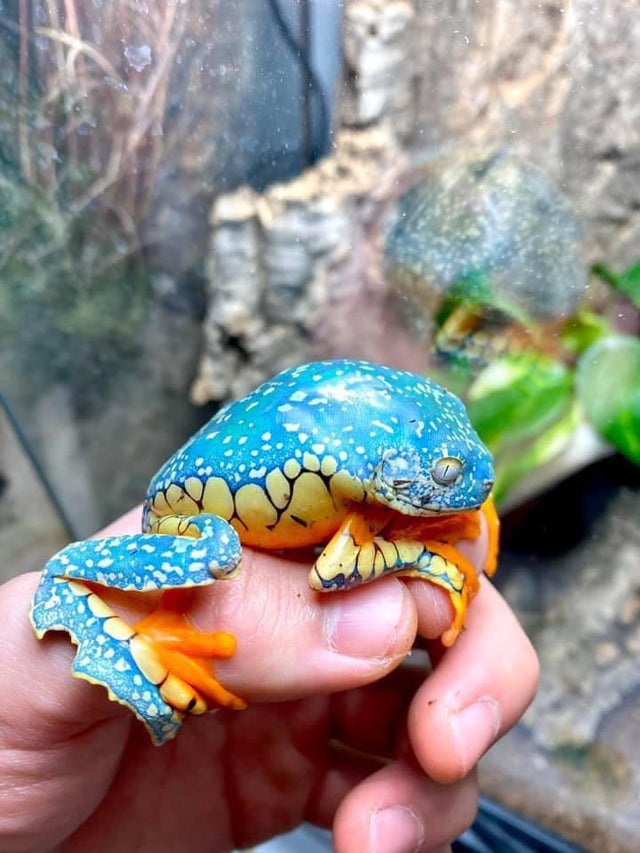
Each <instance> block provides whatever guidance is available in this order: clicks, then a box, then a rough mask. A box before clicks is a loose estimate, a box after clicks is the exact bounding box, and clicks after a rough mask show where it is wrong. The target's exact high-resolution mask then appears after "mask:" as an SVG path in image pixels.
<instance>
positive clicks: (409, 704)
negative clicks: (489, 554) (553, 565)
mask: <svg viewBox="0 0 640 853" xmlns="http://www.w3.org/2000/svg"><path fill="white" fill-rule="evenodd" d="M137 530H139V510H136V511H132V512H131V513H129V514H128V515H126V516H124V517H123V518H122V519H120V520H119V521H118V522H116V523H115V524H113V525H111V526H110V527H109V528H108V529H107V530H106V531H103V534H101V535H105V534H113V533H129V532H131V533H133V532H136V531H137ZM484 542H485V537H484V536H483V537H481V538H480V540H478V542H476V543H465V544H466V545H468V547H467V548H466V552H467V554H468V555H469V556H470V557H471V558H472V559H473V560H474V561H475V562H476V564H477V565H482V560H483V554H484V547H485V545H484ZM308 569H309V560H308V559H307V560H305V559H302V558H300V559H298V558H297V557H296V558H287V559H284V558H283V557H281V556H273V555H268V554H262V553H258V552H253V551H250V550H249V549H245V551H244V556H243V564H242V570H241V572H240V573H239V575H238V576H237V578H235V579H233V580H230V581H220V582H218V583H215V584H214V585H213V586H212V587H208V588H206V589H202V590H199V591H198V592H197V593H196V594H194V596H193V600H192V607H191V611H190V615H191V618H192V620H193V621H194V623H195V624H196V625H197V626H198V627H199V628H201V629H203V630H216V629H224V630H227V631H231V632H232V633H233V634H235V635H236V637H237V639H238V650H237V653H236V655H235V656H234V657H233V658H232V659H231V660H228V661H220V662H219V663H217V664H216V673H217V674H218V676H219V677H220V680H221V681H222V683H223V684H224V685H225V686H226V687H228V688H229V689H230V690H232V691H233V692H234V693H237V694H238V695H241V696H243V697H244V698H246V699H247V700H248V701H249V708H248V710H246V711H242V712H232V711H226V710H224V711H219V712H218V713H216V714H214V715H206V716H203V717H192V718H190V719H188V720H187V721H186V723H185V725H184V727H183V730H182V731H181V732H180V734H179V736H178V737H177V739H176V740H174V741H172V742H170V743H168V744H167V745H165V746H163V747H162V748H158V747H154V746H153V745H152V744H151V742H150V740H149V736H148V734H147V732H146V731H145V730H144V728H143V727H142V725H141V724H140V723H139V722H137V721H136V720H135V719H134V718H133V717H132V715H131V713H130V712H128V711H127V710H125V709H124V708H122V707H120V706H119V705H116V704H114V703H111V702H109V701H108V700H107V698H106V693H105V691H104V690H103V689H101V688H98V687H95V686H91V685H89V684H87V683H86V682H83V681H79V680H76V679H72V678H70V676H69V668H70V665H71V660H72V657H73V650H72V647H71V644H70V643H69V641H68V638H67V637H66V635H61V634H58V635H49V636H48V637H47V638H46V639H45V640H44V641H43V642H38V641H37V640H36V639H35V636H34V634H33V630H32V628H31V626H30V624H29V620H28V618H27V613H28V609H29V603H30V598H31V596H32V594H33V592H34V589H35V587H36V584H37V581H38V577H37V575H35V574H30V575H23V576H21V577H18V578H16V579H14V580H13V581H10V582H9V583H7V584H5V585H4V586H2V587H0V612H2V613H3V619H2V621H1V622H0V849H1V850H2V851H5V853H12V851H29V853H35V851H50V850H68V851H85V850H91V851H95V852H96V853H100V851H113V850H123V851H124V850H135V851H137V853H146V851H157V850H171V851H178V853H180V851H192V850H193V851H196V850H197V851H226V850H230V849H232V848H233V847H247V846H251V845H253V844H256V843H258V842H260V841H263V840H265V839H267V838H269V837H271V836H273V835H275V834H278V833H280V832H285V831H287V830H289V829H291V828H293V827H295V826H297V825H298V824H299V823H300V822H301V821H303V820H308V821H312V822H314V823H316V824H319V825H321V826H328V827H332V829H333V833H334V847H335V850H336V851H337V853H351V851H354V850H363V851H365V850H368V851H371V853H403V851H407V853H409V851H414V850H416V851H417V850H419V851H441V850H446V849H447V846H448V844H449V843H450V842H451V841H452V840H453V839H454V838H455V837H456V836H457V835H459V834H460V832H462V831H463V830H464V829H465V828H466V827H467V826H468V825H469V824H470V823H471V822H472V820H473V817H474V815H475V810H476V802H477V785H476V779H475V772H474V768H475V765H476V763H477V761H478V759H479V758H480V757H481V755H482V754H483V753H484V752H485V751H486V750H487V749H488V748H489V746H490V745H491V744H492V743H493V742H494V741H495V740H497V739H498V738H499V737H501V736H502V735H503V734H504V732H505V731H507V730H508V729H509V728H510V727H511V726H512V725H513V724H514V723H515V722H516V721H517V720H518V718H519V717H520V716H521V714H522V713H523V711H524V710H525V708H526V707H527V705H528V704H529V702H530V701H531V699H532V697H533V695H534V692H535V688H536V685H537V678H538V664H537V660H536V657H535V653H534V652H533V649H532V648H531V645H530V643H529V641H528V640H527V638H526V637H525V635H524V633H523V631H522V629H521V628H520V626H519V625H518V622H517V621H516V619H515V617H514V616H513V614H512V613H511V611H510V609H509V608H508V606H507V604H506V603H505V602H504V600H503V599H502V598H501V596H500V595H499V593H498V592H497V591H496V590H495V588H494V587H493V586H492V585H491V583H490V582H489V581H487V580H486V579H484V578H483V579H482V588H481V591H480V593H479V594H478V596H477V598H476V599H475V600H474V602H473V604H472V605H471V607H470V610H469V615H468V623H467V629H466V630H465V631H464V632H463V633H462V635H461V636H460V637H459V638H458V640H457V641H456V643H455V644H454V645H453V646H452V647H451V648H449V649H446V650H443V648H442V646H441V645H440V643H439V641H438V640H437V638H438V637H439V636H440V634H441V633H442V632H443V631H444V630H445V629H446V628H447V627H448V625H449V623H450V621H451V608H450V604H449V602H448V599H447V596H446V595H445V594H444V593H443V592H442V591H441V590H439V589H437V588H435V587H433V586H432V585H431V584H428V583H424V582H419V581H410V582H406V583H405V582H403V581H401V580H399V579H398V578H394V577H386V578H382V579H380V580H378V581H376V582H375V583H373V584H371V585H369V586H364V587H361V588H359V589H357V590H353V591H349V592H347V593H343V594H339V593H338V594H330V595H321V594H318V593H316V592H313V591H312V590H310V589H308V587H307V583H306V574H307V572H308ZM126 615H128V616H130V617H131V618H134V616H135V614H133V613H131V614H128V613H127V614H126ZM416 641H417V645H419V646H421V647H422V648H425V649H427V650H428V651H429V653H430V656H431V659H432V661H433V662H434V668H433V671H432V672H429V671H428V669H427V667H422V666H420V665H419V663H420V658H421V656H423V653H420V652H419V653H415V654H414V655H412V657H411V658H408V661H409V664H410V665H407V664H406V663H403V662H404V661H406V660H407V655H408V653H409V652H410V651H411V649H412V648H413V647H414V646H415V645H416Z"/></svg>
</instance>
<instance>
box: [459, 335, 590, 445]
mask: <svg viewBox="0 0 640 853" xmlns="http://www.w3.org/2000/svg"><path fill="white" fill-rule="evenodd" d="M572 396H573V381H572V376H571V372H570V371H569V369H568V368H567V367H566V366H565V365H564V364H562V363H561V362H558V361H554V360H553V359H551V358H548V357H547V356H543V355H540V354H538V353H532V352H525V353H519V354H514V355H510V356H506V357H505V358H502V359H499V360H498V361H495V362H494V363H493V364H491V365H489V367H487V368H485V370H483V371H482V373H480V374H479V376H478V377H477V378H476V380H475V381H474V383H473V384H472V385H471V387H470V388H469V391H468V395H467V409H468V412H469V417H470V419H471V422H472V423H473V425H474V426H475V428H476V429H477V430H478V433H479V434H480V436H481V438H482V439H483V440H484V441H485V443H486V444H487V445H488V447H489V448H490V449H491V450H492V451H493V452H494V453H495V452H498V451H499V450H500V448H501V447H503V446H504V445H505V444H513V443H515V442H518V441H522V440H523V439H525V438H527V437H531V436H534V435H537V434H539V433H540V432H541V431H542V430H544V429H545V428H546V427H548V426H549V425H550V424H551V423H553V422H554V421H555V420H557V419H558V418H559V417H560V416H562V415H563V414H565V413H566V411H567V409H568V408H569V406H570V405H571V400H572Z"/></svg>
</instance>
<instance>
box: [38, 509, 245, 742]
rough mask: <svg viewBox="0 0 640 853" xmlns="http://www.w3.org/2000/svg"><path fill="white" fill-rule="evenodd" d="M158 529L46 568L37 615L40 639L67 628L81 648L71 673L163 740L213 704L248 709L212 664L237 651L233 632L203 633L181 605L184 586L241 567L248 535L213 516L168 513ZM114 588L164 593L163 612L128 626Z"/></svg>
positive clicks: (94, 544)
mask: <svg viewBox="0 0 640 853" xmlns="http://www.w3.org/2000/svg"><path fill="white" fill-rule="evenodd" d="M151 530H152V532H150V533H144V534H143V533H141V534H137V535H126V536H110V537H107V538H104V539H95V540H88V541H86V542H75V543H73V544H71V545H68V546H67V547H66V548H64V549H63V550H62V551H60V552H59V553H58V554H57V555H56V556H55V557H53V558H52V559H51V560H50V561H49V562H48V563H47V565H46V566H45V569H44V572H43V575H42V579H41V581H40V585H39V586H38V589H37V591H36V594H35V596H34V600H33V608H32V612H31V620H32V622H33V625H34V628H35V630H36V634H37V635H38V637H42V636H43V635H44V634H45V633H46V632H47V631H51V630H63V631H67V632H68V633H69V634H70V636H71V638H72V640H73V642H74V643H75V644H76V645H77V646H78V649H77V653H76V658H75V661H74V664H73V674H74V675H76V676H77V677H79V678H84V679H85V680H87V681H90V682H92V683H96V684H101V685H103V686H104V687H106V688H107V691H108V692H109V696H110V698H111V699H113V700H115V701H117V702H120V703H121V704H123V705H126V706H127V707H129V708H130V709H131V710H132V711H133V712H134V713H135V714H136V716H137V717H138V718H139V719H140V720H141V721H142V722H143V723H144V724H145V726H146V727H147V729H148V730H149V732H150V734H151V737H152V739H153V741H154V742H155V743H157V744H161V743H164V742H165V741H166V740H169V739H170V738H172V737H174V736H175V735H176V733H177V731H178V729H179V728H180V724H181V722H182V719H183V716H184V714H185V713H204V712H205V711H206V710H207V702H208V701H211V702H213V703H216V704H217V705H226V706H230V707H233V708H242V707H244V702H243V701H242V700H241V699H239V698H238V697H237V696H234V695H233V694H232V693H229V692H228V691H227V690H225V689H224V687H222V686H221V685H220V684H219V682H218V681H216V679H215V678H214V677H213V674H212V672H211V668H210V664H209V661H210V659H211V658H219V657H230V656H231V655H232V654H233V653H234V650H235V639H234V637H233V636H231V635H230V634H227V633H225V632H213V633H204V632H201V631H198V630H196V629H195V628H194V627H193V626H192V625H191V624H190V623H189V621H188V619H187V617H186V616H185V615H184V612H182V610H183V608H182V604H183V597H184V595H185V593H184V590H188V589H190V588H193V587H200V586H206V585H208V584H211V583H213V581H214V580H215V579H216V578H226V577H232V576H233V575H234V574H235V573H236V572H237V569H238V566H239V562H240V542H239V540H238V536H237V534H236V532H235V531H234V530H233V529H232V528H231V527H230V526H229V525H228V524H227V523H226V522H225V521H223V520H222V519H220V518H217V517H216V516H209V515H202V516H196V517H193V518H186V517H181V516H170V517H166V518H163V519H161V520H160V521H157V522H155V523H154V524H153V525H152V527H151ZM109 589H117V590H124V591H126V592H129V593H130V592H135V591H137V592H144V593H149V592H153V591H156V590H160V591H162V596H161V599H160V603H159V606H158V607H157V608H156V610H154V611H152V612H151V613H149V614H148V615H147V616H145V617H144V618H143V619H141V620H140V621H139V622H137V623H135V624H132V625H130V624H128V623H127V622H126V621H125V620H124V619H122V618H121V617H120V616H119V615H117V613H116V612H115V611H114V610H113V608H112V607H111V606H110V605H109V604H108V603H107V602H106V601H105V600H104V599H105V598H106V597H108V594H109V593H108V590H109Z"/></svg>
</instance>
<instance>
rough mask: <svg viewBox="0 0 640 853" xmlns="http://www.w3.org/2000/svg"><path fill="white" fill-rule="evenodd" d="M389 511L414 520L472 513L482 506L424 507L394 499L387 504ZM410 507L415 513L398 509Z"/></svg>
mask: <svg viewBox="0 0 640 853" xmlns="http://www.w3.org/2000/svg"><path fill="white" fill-rule="evenodd" d="M388 506H389V509H393V510H395V511H396V512H400V513H401V515H411V516H414V517H416V518H431V517H433V516H436V515H457V514H458V513H460V512H474V511H475V510H478V509H480V507H481V506H482V504H472V505H470V506H460V507H428V508H427V507H424V506H421V505H419V504H415V503H413V501H408V500H404V499H396V500H395V501H394V502H393V504H388ZM400 506H402V507H411V509H413V510H415V512H404V513H403V512H402V510H401V509H399V507H400Z"/></svg>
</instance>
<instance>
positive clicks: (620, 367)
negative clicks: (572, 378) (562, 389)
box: [576, 335, 640, 465]
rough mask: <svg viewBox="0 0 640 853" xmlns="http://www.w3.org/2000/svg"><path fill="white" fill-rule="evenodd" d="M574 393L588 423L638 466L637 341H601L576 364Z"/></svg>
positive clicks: (639, 391)
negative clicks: (575, 391) (575, 392)
mask: <svg viewBox="0 0 640 853" xmlns="http://www.w3.org/2000/svg"><path fill="white" fill-rule="evenodd" d="M576 390H577V394H578V399H579V400H580V403H581V404H582V407H583V409H584V411H585V414H586V416H587V419H588V420H589V421H590V423H591V424H592V425H593V426H594V427H595V429H596V430H597V431H598V432H599V433H600V434H601V435H602V436H603V437H604V438H606V439H607V441H610V442H611V444H613V445H614V447H616V448H617V449H618V450H619V451H620V452H621V453H623V454H624V455H625V456H627V457H629V459H631V460H632V461H633V462H635V463H636V464H638V465H640V341H639V340H638V339H637V338H632V337H627V336H626V335H612V336H611V337H607V338H602V339H601V340H599V341H597V342H596V343H595V344H594V345H593V346H592V347H590V348H589V349H588V350H587V351H586V352H585V353H584V354H583V356H582V357H581V359H580V361H579V362H578V368H577V372H576Z"/></svg>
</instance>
